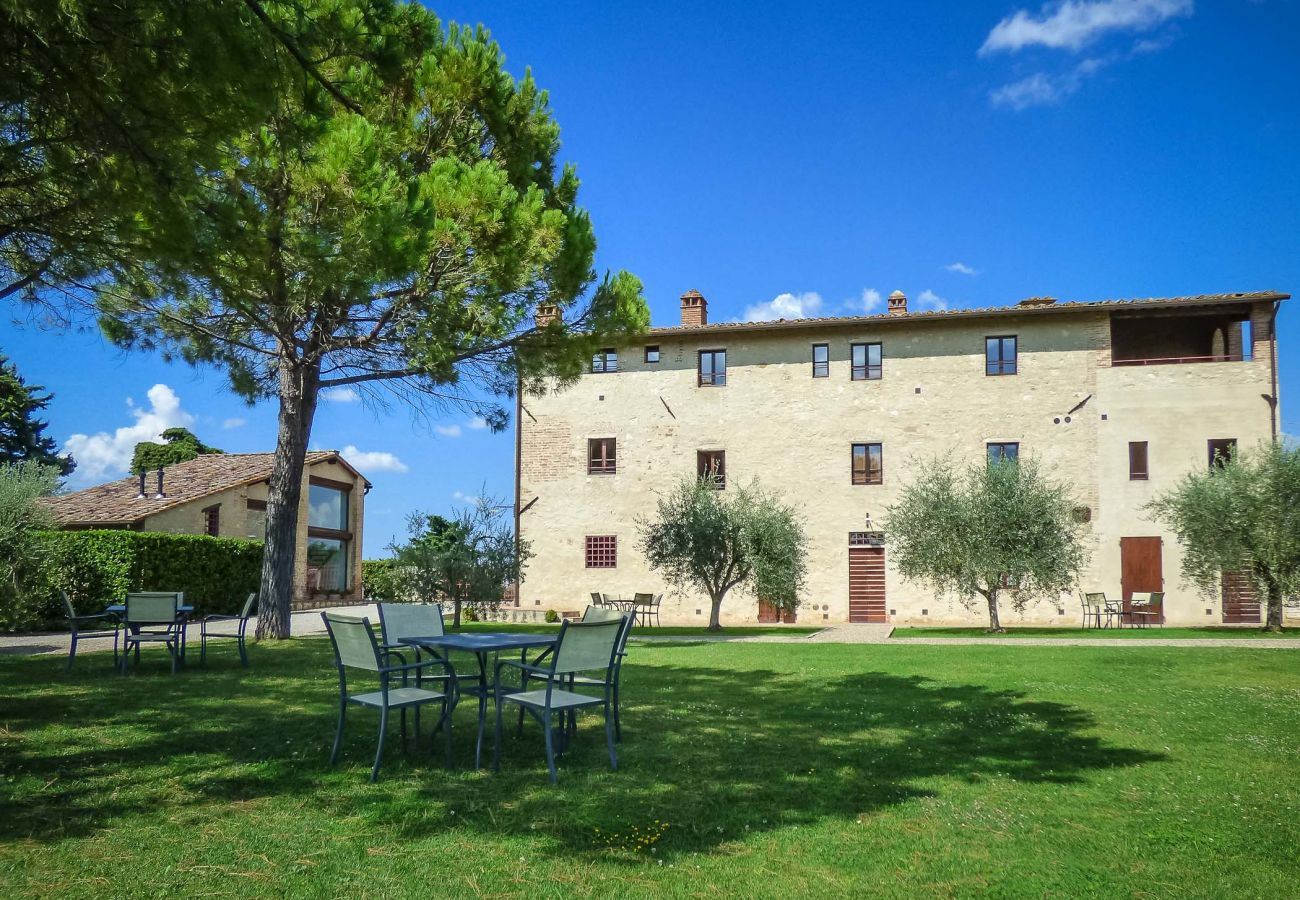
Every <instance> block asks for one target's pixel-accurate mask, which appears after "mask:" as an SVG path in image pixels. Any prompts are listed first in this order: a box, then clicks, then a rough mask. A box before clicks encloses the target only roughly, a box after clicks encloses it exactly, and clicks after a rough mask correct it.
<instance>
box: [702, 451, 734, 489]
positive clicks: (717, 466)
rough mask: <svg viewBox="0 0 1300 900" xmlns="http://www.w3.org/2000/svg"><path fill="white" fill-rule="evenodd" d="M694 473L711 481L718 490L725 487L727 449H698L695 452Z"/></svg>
mask: <svg viewBox="0 0 1300 900" xmlns="http://www.w3.org/2000/svg"><path fill="white" fill-rule="evenodd" d="M695 464H696V474H698V476H699V477H700V478H707V479H709V480H711V481H712V482H713V486H714V487H715V488H717V489H718V490H720V491H721V490H724V489H725V488H726V487H727V451H725V450H700V451H699V452H697V453H696V454H695Z"/></svg>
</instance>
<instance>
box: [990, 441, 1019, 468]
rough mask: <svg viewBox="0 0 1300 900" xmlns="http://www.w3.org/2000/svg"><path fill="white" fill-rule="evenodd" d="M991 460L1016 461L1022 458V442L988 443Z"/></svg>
mask: <svg viewBox="0 0 1300 900" xmlns="http://www.w3.org/2000/svg"><path fill="white" fill-rule="evenodd" d="M988 454H989V462H991V463H995V462H1016V461H1017V460H1019V459H1020V444H1019V443H1017V442H1016V441H1001V442H998V443H993V444H989V445H988Z"/></svg>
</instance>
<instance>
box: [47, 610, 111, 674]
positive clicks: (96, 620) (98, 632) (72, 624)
mask: <svg viewBox="0 0 1300 900" xmlns="http://www.w3.org/2000/svg"><path fill="white" fill-rule="evenodd" d="M59 597H60V599H62V600H63V614H64V616H66V617H67V620H68V629H69V630H70V631H71V632H72V646H71V648H69V650H68V671H69V672H71V671H72V661H73V660H74V659H76V658H77V641H79V640H81V639H82V638H101V637H105V638H106V637H111V638H112V639H113V667H114V668H117V642H118V631H119V630H120V624H121V620H120V619H119V618H118V617H117V616H116V615H114V614H113V613H108V612H102V613H87V614H85V615H77V611H76V610H75V609H73V608H72V601H71V600H69V599H68V595H67V593H66V592H64V591H59ZM87 625H112V626H113V630H112V631H105V630H102V629H98V628H92V629H90V630H89V631H83V630H82V629H84V628H85V627H86V626H87Z"/></svg>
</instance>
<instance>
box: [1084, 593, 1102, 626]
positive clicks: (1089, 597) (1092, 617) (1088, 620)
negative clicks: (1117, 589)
mask: <svg viewBox="0 0 1300 900" xmlns="http://www.w3.org/2000/svg"><path fill="white" fill-rule="evenodd" d="M1105 607H1106V595H1105V594H1102V593H1097V592H1092V593H1087V594H1084V595H1083V627H1084V628H1100V627H1101V617H1102V613H1103V612H1104V610H1105Z"/></svg>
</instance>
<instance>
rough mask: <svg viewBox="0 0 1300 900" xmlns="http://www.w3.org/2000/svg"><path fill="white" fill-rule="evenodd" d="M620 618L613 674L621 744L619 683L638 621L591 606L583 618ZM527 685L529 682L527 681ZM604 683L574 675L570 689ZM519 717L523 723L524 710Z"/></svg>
mask: <svg viewBox="0 0 1300 900" xmlns="http://www.w3.org/2000/svg"><path fill="white" fill-rule="evenodd" d="M620 618H621V619H623V622H624V624H623V628H622V630H621V631H619V633H618V644H617V645H616V646H615V647H614V671H613V673H612V674H613V681H614V740H616V741H619V742H621V741H622V740H623V721H622V716H621V715H620V711H619V706H620V705H619V682H620V681H621V680H622V675H623V658H624V657H626V656H627V639H628V638H629V637H631V636H632V626H633V625H635V624H636V621H635V620H634V619H633V618H632V617H631V616H623V615H620V614H619V612H618V611H617V610H611V609H594V608H592V607H590V606H589V607H587V611H586V612H585V613H583V616H582V621H584V622H612V621H616V620H618V619H620ZM534 662H536V660H534ZM527 677H528V676H527V674H526V673H525V675H524V678H525V679H527ZM525 683H527V682H526V681H525ZM604 683H605V682H604V681H603V680H601V679H599V678H595V677H593V676H591V675H572V676H570V677H569V686H570V687H573V686H576V685H583V686H586V687H598V686H600V685H603V684H604ZM519 716H520V720H521V723H522V719H523V709H522V708H521V709H520V711H519ZM573 724H574V723H573V721H572V720H570V727H572V726H573Z"/></svg>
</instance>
